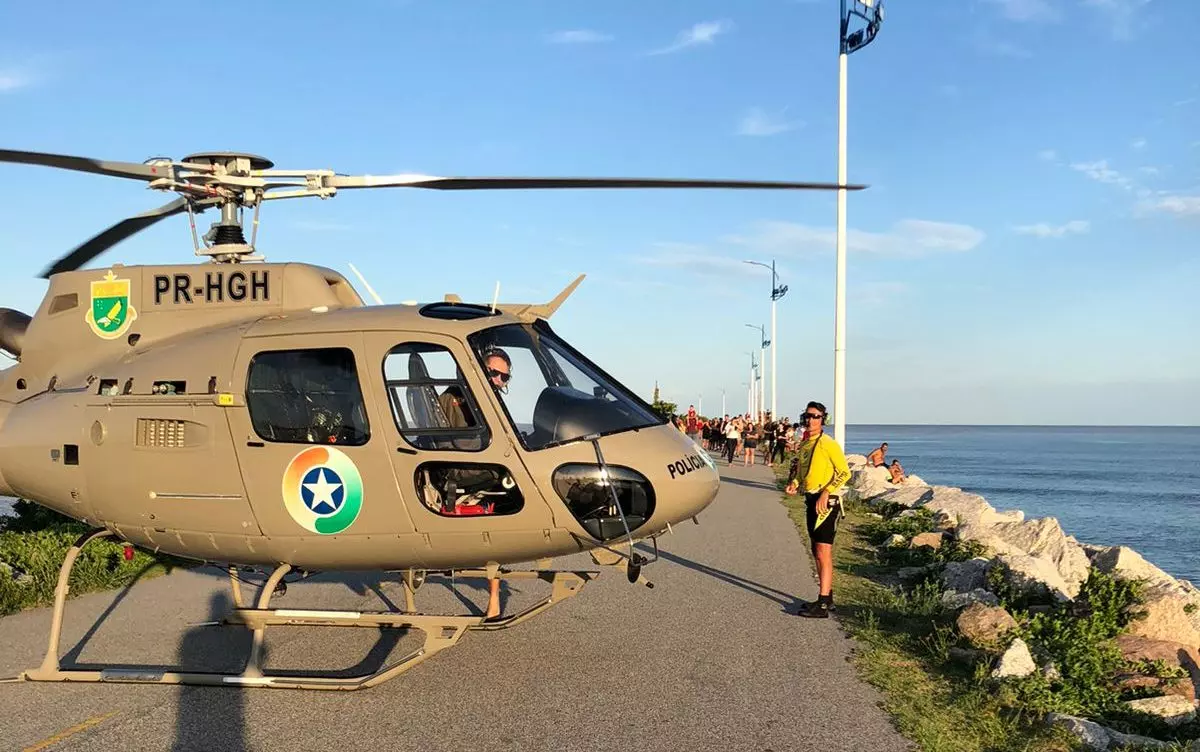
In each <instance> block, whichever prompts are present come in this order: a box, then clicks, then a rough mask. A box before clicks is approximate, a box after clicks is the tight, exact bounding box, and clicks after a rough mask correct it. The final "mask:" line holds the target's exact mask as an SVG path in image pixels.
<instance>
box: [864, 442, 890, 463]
mask: <svg viewBox="0 0 1200 752" xmlns="http://www.w3.org/2000/svg"><path fill="white" fill-rule="evenodd" d="M885 457H887V442H886V441H885V442H883V443H882V444H880V445H879V448H878V449H875V450H874V451H872V452H871V453H870V454H868V455H867V467H882V466H883V465H886V464H887V460H886V459H884V458H885Z"/></svg>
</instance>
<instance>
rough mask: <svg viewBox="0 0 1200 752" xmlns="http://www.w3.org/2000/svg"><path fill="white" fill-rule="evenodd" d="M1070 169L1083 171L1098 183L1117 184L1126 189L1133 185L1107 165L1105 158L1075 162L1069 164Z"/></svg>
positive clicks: (1131, 187)
mask: <svg viewBox="0 0 1200 752" xmlns="http://www.w3.org/2000/svg"><path fill="white" fill-rule="evenodd" d="M1071 169H1072V170H1075V171H1076V172H1081V173H1083V174H1084V175H1086V176H1088V177H1089V178H1091V179H1092V180H1095V181H1096V182H1098V183H1108V184H1109V185H1117V186H1120V187H1122V188H1124V189H1125V190H1127V191H1128V190H1133V187H1134V185H1133V181H1132V180H1130V179H1129V178H1127V177H1125V176H1124V175H1122V174H1121V173H1119V172H1117V171H1116V170H1114V169H1112V168H1111V167H1109V166H1108V160H1107V159H1101V160H1098V161H1095V162H1075V163H1072V164H1071Z"/></svg>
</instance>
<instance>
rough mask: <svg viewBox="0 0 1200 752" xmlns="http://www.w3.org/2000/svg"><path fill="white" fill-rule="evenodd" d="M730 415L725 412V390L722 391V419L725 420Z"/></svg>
mask: <svg viewBox="0 0 1200 752" xmlns="http://www.w3.org/2000/svg"><path fill="white" fill-rule="evenodd" d="M728 414H729V413H727V412H725V390H724V389H722V390H721V417H722V418H724V417H725V416H726V415H728Z"/></svg>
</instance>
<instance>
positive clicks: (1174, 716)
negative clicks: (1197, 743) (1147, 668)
mask: <svg viewBox="0 0 1200 752" xmlns="http://www.w3.org/2000/svg"><path fill="white" fill-rule="evenodd" d="M1125 704H1126V705H1128V706H1129V707H1130V708H1131V709H1133V710H1137V711H1140V712H1142V713H1149V714H1150V715H1156V716H1158V717H1159V718H1162V719H1163V721H1165V722H1166V724H1167V725H1168V726H1182V725H1183V724H1185V723H1190V722H1192V721H1193V720H1194V719H1195V718H1196V706H1195V704H1193V702H1192V701H1191V700H1185V699H1184V698H1182V697H1180V696H1179V695H1165V696H1163V697H1145V698H1142V699H1140V700H1129V701H1128V702H1126V703H1125Z"/></svg>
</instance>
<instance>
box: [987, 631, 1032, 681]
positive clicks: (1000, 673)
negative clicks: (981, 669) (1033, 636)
mask: <svg viewBox="0 0 1200 752" xmlns="http://www.w3.org/2000/svg"><path fill="white" fill-rule="evenodd" d="M1037 670H1038V667H1037V664H1036V663H1034V662H1033V655H1032V654H1031V653H1030V652H1029V646H1028V645H1026V644H1025V641H1024V640H1022V639H1021V638H1020V637H1018V638H1016V639H1014V640H1013V641H1012V644H1011V645H1009V646H1008V650H1005V651H1004V655H1002V656H1000V660H999V661H997V662H996V668H994V669H992V678H993V679H1007V678H1010V677H1013V678H1020V677H1022V676H1029V675H1030V674H1032V673H1034V672H1036V671H1037Z"/></svg>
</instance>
